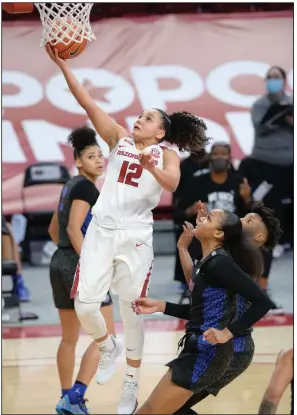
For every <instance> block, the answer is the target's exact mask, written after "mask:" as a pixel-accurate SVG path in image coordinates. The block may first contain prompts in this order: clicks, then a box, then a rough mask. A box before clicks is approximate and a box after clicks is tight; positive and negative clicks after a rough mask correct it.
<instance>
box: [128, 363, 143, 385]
mask: <svg viewBox="0 0 297 415" xmlns="http://www.w3.org/2000/svg"><path fill="white" fill-rule="evenodd" d="M139 374H140V367H132V366H129V365H127V367H126V374H125V376H126V377H127V378H128V379H129V380H131V379H133V380H136V382H138V379H139Z"/></svg>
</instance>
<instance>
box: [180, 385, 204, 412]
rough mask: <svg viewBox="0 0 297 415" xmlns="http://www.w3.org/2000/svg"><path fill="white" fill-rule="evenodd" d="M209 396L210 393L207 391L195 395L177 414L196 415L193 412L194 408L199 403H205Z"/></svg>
mask: <svg viewBox="0 0 297 415" xmlns="http://www.w3.org/2000/svg"><path fill="white" fill-rule="evenodd" d="M208 396H209V393H208V392H207V391H202V392H199V393H195V394H194V395H193V396H191V397H190V399H188V400H187V402H186V403H185V404H184V405H183V406H182V407H180V408H179V409H178V410H177V411H175V412H174V413H175V414H184V415H186V414H187V415H188V414H194V413H196V412H195V411H193V409H191V408H192V406H194V405H197V403H199V402H201V401H203V399H205V398H207V397H208Z"/></svg>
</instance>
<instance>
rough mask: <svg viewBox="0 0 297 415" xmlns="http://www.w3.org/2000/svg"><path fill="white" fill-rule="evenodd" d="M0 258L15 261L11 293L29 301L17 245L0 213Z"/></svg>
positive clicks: (8, 225)
mask: <svg viewBox="0 0 297 415" xmlns="http://www.w3.org/2000/svg"><path fill="white" fill-rule="evenodd" d="M2 260H13V261H15V262H16V263H17V267H18V269H17V273H16V274H15V275H12V283H13V289H12V291H13V294H16V295H18V297H19V299H20V301H22V302H27V301H30V299H31V298H30V293H29V290H28V288H27V287H26V286H25V281H24V278H23V276H22V264H21V259H20V253H19V247H18V245H17V243H16V241H15V239H14V237H13V234H12V229H11V226H10V224H9V223H7V221H6V219H5V217H4V215H3V213H2Z"/></svg>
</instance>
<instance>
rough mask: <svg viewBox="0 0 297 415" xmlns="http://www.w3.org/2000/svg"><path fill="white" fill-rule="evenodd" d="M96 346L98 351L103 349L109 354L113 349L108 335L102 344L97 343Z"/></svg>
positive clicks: (113, 345)
mask: <svg viewBox="0 0 297 415" xmlns="http://www.w3.org/2000/svg"><path fill="white" fill-rule="evenodd" d="M97 345H98V347H99V349H100V350H102V349H104V350H106V351H107V352H111V351H112V350H113V349H114V348H115V344H114V342H113V341H112V338H111V337H110V336H109V335H108V336H107V337H106V339H105V340H103V341H102V342H97Z"/></svg>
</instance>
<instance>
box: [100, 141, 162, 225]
mask: <svg viewBox="0 0 297 415" xmlns="http://www.w3.org/2000/svg"><path fill="white" fill-rule="evenodd" d="M163 148H165V147H162V146H160V145H159V144H156V145H152V146H149V147H147V148H146V149H145V150H144V152H151V153H152V155H153V158H154V161H155V165H156V166H157V167H159V168H162V167H163ZM140 153H142V151H140V150H137V148H136V145H135V141H134V139H133V138H130V137H124V138H121V139H120V140H119V141H118V143H117V145H116V147H115V148H114V149H113V150H112V152H111V153H110V156H109V163H108V167H107V171H106V177H105V181H104V184H103V187H102V189H101V193H100V197H99V198H98V200H97V202H96V204H95V206H94V207H93V210H92V213H93V215H94V217H95V219H97V221H98V222H99V223H100V224H102V225H119V226H123V225H127V226H128V225H129V224H131V225H133V224H135V223H137V224H139V225H141V224H143V225H151V224H152V223H153V215H152V210H153V209H154V208H155V207H156V206H157V205H158V203H159V201H160V198H161V193H162V187H161V186H160V185H159V183H158V182H157V181H156V179H155V178H154V177H153V175H152V174H151V173H150V172H149V171H147V170H145V169H143V168H142V167H141V165H140V163H139V154H140Z"/></svg>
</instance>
